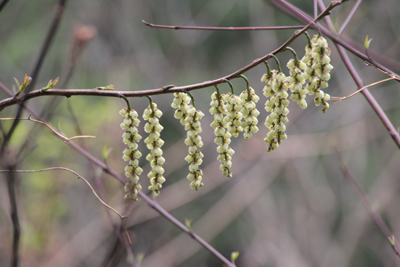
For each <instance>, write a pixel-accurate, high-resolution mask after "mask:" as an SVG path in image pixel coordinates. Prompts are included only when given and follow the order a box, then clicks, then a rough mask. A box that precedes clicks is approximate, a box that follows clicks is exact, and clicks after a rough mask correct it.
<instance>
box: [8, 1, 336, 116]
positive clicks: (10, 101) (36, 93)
mask: <svg viewBox="0 0 400 267" xmlns="http://www.w3.org/2000/svg"><path fill="white" fill-rule="evenodd" d="M341 3H342V1H334V2H332V3H331V4H330V5H329V6H328V7H327V8H326V9H325V10H324V11H323V12H322V13H321V14H320V15H319V16H318V17H317V18H315V19H314V20H311V21H309V23H308V25H306V26H304V27H303V28H302V29H301V30H299V31H296V32H295V33H294V34H293V35H292V36H291V37H290V38H289V39H288V40H286V42H284V43H283V44H282V45H281V46H280V47H279V48H277V49H275V50H274V51H272V52H271V53H269V54H267V55H265V56H263V57H261V58H258V59H256V60H254V61H253V62H252V63H250V64H248V65H247V66H245V67H243V68H241V69H239V70H237V71H235V72H233V73H231V74H229V75H227V76H224V77H221V78H218V79H215V80H212V81H206V82H202V83H196V84H191V85H185V86H166V87H162V88H157V89H150V90H143V91H109V90H98V89H68V90H66V89H49V90H42V89H41V90H36V91H33V92H30V93H28V94H25V95H24V96H23V97H15V98H7V99H4V100H2V101H0V111H2V110H3V109H4V108H5V107H8V106H12V105H15V104H18V103H21V102H24V101H26V100H28V99H31V98H35V97H39V96H44V95H58V96H66V97H71V96H73V95H95V96H107V97H121V95H123V96H125V97H142V96H150V95H159V94H166V93H175V92H186V91H191V90H195V89H201V88H206V87H210V86H214V85H218V84H221V83H224V82H226V80H232V79H234V78H238V77H239V76H240V75H241V74H243V73H245V72H246V71H248V70H250V69H252V68H254V67H256V66H258V65H259V64H261V63H263V62H264V61H266V60H268V59H269V58H271V56H272V55H276V54H279V53H281V52H284V51H285V50H286V47H287V46H289V45H290V44H291V43H292V42H293V41H294V40H295V39H296V38H298V37H299V36H300V35H301V34H303V33H304V32H305V31H306V30H308V29H309V28H310V27H311V26H312V25H314V24H315V23H316V22H318V21H319V20H321V19H322V18H324V17H325V16H327V15H329V14H330V11H331V10H332V9H333V8H334V7H336V6H338V5H340V4H341Z"/></svg>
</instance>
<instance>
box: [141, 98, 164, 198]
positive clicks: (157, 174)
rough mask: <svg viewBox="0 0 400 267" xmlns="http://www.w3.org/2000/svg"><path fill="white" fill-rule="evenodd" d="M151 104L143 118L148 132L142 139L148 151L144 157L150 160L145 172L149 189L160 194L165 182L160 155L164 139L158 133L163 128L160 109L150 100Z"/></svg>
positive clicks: (162, 159) (162, 158)
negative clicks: (149, 168)
mask: <svg viewBox="0 0 400 267" xmlns="http://www.w3.org/2000/svg"><path fill="white" fill-rule="evenodd" d="M151 105H152V106H150V105H149V107H147V108H146V109H145V110H144V113H143V119H144V120H146V121H147V123H146V125H145V126H144V131H145V132H146V133H148V134H149V136H148V137H147V138H146V139H145V140H144V142H145V143H146V145H147V148H148V149H149V150H150V153H149V154H148V155H147V157H146V159H147V160H148V161H149V162H150V165H151V167H152V170H151V171H150V172H149V173H148V174H147V176H148V177H149V178H150V184H151V185H150V186H149V187H148V189H149V190H152V191H153V192H154V194H156V195H158V194H160V189H161V188H162V184H163V183H164V182H165V178H164V176H163V173H164V168H163V167H162V165H163V164H164V162H165V159H164V157H163V156H162V154H163V151H162V149H161V147H162V146H163V145H164V141H163V140H162V139H161V138H160V133H161V131H162V130H163V129H164V127H162V126H161V124H160V122H159V119H160V117H161V116H162V112H161V110H159V109H158V108H157V104H156V103H153V102H151Z"/></svg>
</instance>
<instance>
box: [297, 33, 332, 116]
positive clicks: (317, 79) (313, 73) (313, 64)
mask: <svg viewBox="0 0 400 267" xmlns="http://www.w3.org/2000/svg"><path fill="white" fill-rule="evenodd" d="M330 53H331V50H330V49H329V47H328V43H327V41H326V39H325V38H324V37H322V36H317V35H315V36H314V37H313V38H312V39H311V47H310V46H309V45H307V46H306V54H305V55H304V57H303V59H302V61H303V62H304V63H305V64H306V67H305V68H304V70H305V73H304V78H305V79H308V80H309V82H308V83H307V85H306V89H307V90H308V93H309V94H310V95H312V94H314V93H315V98H314V102H315V104H316V105H317V106H319V105H321V104H322V107H323V109H322V111H323V112H324V113H325V112H326V111H327V110H328V108H329V104H328V102H327V101H328V100H329V99H330V96H329V94H326V93H324V91H322V89H324V88H327V87H328V81H329V79H330V77H331V75H330V71H331V69H332V68H333V66H332V65H331V64H330V63H329V62H330V60H331V59H330Z"/></svg>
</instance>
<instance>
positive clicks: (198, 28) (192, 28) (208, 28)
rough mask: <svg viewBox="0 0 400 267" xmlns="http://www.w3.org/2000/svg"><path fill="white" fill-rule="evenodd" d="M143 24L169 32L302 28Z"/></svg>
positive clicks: (291, 27)
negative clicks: (169, 30) (168, 30)
mask: <svg viewBox="0 0 400 267" xmlns="http://www.w3.org/2000/svg"><path fill="white" fill-rule="evenodd" d="M142 22H143V24H145V25H146V26H149V27H151V28H162V29H171V30H210V31H268V30H293V29H302V28H303V27H304V26H300V25H296V26H272V27H207V26H170V25H159V24H152V23H148V22H146V21H144V20H142Z"/></svg>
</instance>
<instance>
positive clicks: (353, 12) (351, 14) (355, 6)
mask: <svg viewBox="0 0 400 267" xmlns="http://www.w3.org/2000/svg"><path fill="white" fill-rule="evenodd" d="M361 2H362V0H357V2H356V3H355V4H354V6H353V8H352V9H351V11H350V13H349V15H348V16H347V18H346V20H345V21H344V22H343V24H342V26H341V27H340V30H339V31H338V34H341V33H342V32H343V30H344V29H345V28H346V26H347V24H348V23H349V21H350V20H351V18H352V17H353V15H354V14H355V13H356V11H357V9H358V7H359V6H360V4H361Z"/></svg>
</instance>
